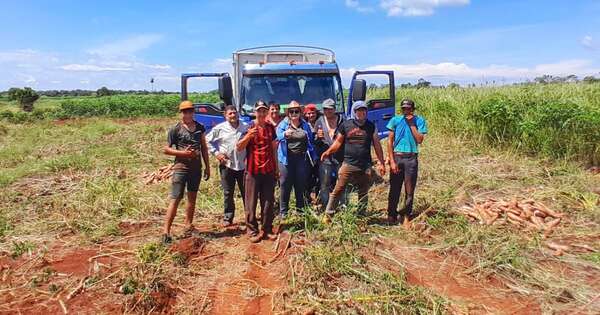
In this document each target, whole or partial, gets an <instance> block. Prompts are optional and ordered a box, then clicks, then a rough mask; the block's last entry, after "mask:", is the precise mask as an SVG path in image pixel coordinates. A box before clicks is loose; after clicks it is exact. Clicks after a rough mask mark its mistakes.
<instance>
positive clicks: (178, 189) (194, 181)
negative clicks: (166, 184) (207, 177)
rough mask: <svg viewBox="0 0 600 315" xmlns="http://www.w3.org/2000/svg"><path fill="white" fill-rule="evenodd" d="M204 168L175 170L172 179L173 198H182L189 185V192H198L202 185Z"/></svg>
mask: <svg viewBox="0 0 600 315" xmlns="http://www.w3.org/2000/svg"><path fill="white" fill-rule="evenodd" d="M201 178H202V170H198V171H196V170H194V171H189V170H174V171H173V178H172V179H171V198H173V199H181V198H183V193H184V191H185V189H186V187H187V191H188V192H197V191H198V187H200V179H201Z"/></svg>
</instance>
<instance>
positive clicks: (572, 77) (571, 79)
mask: <svg viewBox="0 0 600 315" xmlns="http://www.w3.org/2000/svg"><path fill="white" fill-rule="evenodd" d="M577 81H579V80H578V79H577V76H576V75H574V74H570V75H568V76H566V77H565V82H571V83H574V82H577Z"/></svg>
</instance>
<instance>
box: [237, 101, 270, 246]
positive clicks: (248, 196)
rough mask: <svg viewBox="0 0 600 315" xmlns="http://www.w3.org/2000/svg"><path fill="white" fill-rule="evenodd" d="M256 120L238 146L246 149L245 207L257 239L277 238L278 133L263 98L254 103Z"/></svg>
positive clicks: (251, 232)
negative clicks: (258, 216) (259, 209)
mask: <svg viewBox="0 0 600 315" xmlns="http://www.w3.org/2000/svg"><path fill="white" fill-rule="evenodd" d="M254 109H255V112H256V120H254V121H253V122H252V123H250V128H249V129H248V131H247V133H246V134H245V135H244V136H243V137H242V138H241V139H240V140H239V141H238V143H237V145H236V149H237V150H238V151H242V150H246V178H245V181H244V186H245V187H244V190H245V191H244V195H245V197H244V202H245V203H244V208H245V211H246V227H247V231H248V234H249V236H250V241H251V242H253V243H257V242H260V241H261V240H262V239H270V240H273V239H275V238H276V236H274V235H273V202H274V199H275V196H274V189H275V181H276V179H277V178H278V177H279V169H278V163H277V145H278V142H277V135H276V133H275V127H273V125H272V124H270V123H269V122H267V114H268V112H269V108H268V107H267V104H265V102H263V101H262V100H259V101H258V102H256V104H254ZM259 201H260V206H261V216H260V217H261V218H260V219H261V230H260V231H259V229H258V220H257V219H256V206H257V205H258V202H259Z"/></svg>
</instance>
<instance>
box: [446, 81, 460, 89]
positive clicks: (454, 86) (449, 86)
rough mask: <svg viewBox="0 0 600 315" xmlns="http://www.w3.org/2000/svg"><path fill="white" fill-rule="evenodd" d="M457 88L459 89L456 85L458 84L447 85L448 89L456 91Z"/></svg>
mask: <svg viewBox="0 0 600 315" xmlns="http://www.w3.org/2000/svg"><path fill="white" fill-rule="evenodd" d="M459 87H460V85H458V83H454V82H452V83H450V84H448V88H449V89H458V88H459Z"/></svg>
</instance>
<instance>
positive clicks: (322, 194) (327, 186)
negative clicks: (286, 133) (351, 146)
mask: <svg viewBox="0 0 600 315" xmlns="http://www.w3.org/2000/svg"><path fill="white" fill-rule="evenodd" d="M344 121H345V120H344V117H343V116H342V115H340V114H338V113H336V111H335V101H334V100H333V99H330V98H328V99H326V100H324V101H323V116H321V117H319V119H317V122H316V123H315V133H316V140H315V146H316V149H317V154H318V156H321V154H323V152H325V151H326V150H327V149H329V147H330V146H331V145H332V144H333V141H334V140H335V137H336V136H337V133H338V127H339V126H341V125H342V123H343V122H344ZM343 160H344V150H340V151H338V153H337V154H334V155H332V156H331V157H329V158H328V159H326V160H324V161H322V162H320V165H319V182H320V186H321V187H320V189H319V196H318V202H319V205H320V206H321V209H325V206H327V202H328V201H329V194H330V193H331V192H332V191H333V187H335V183H336V181H337V177H338V176H337V175H338V170H339V168H340V166H341V165H342V161H343ZM342 203H344V204H345V203H346V194H345V193H344V196H343V198H342Z"/></svg>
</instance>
